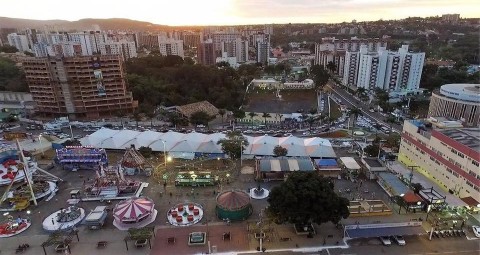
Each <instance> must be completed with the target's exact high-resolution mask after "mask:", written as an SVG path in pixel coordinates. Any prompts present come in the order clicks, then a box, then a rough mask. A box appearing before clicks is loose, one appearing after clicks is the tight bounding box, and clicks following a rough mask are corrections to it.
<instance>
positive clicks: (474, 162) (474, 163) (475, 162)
mask: <svg viewBox="0 0 480 255" xmlns="http://www.w3.org/2000/svg"><path fill="white" fill-rule="evenodd" d="M472 164H473V165H475V166H477V167H480V165H479V163H478V162H477V161H475V160H472Z"/></svg>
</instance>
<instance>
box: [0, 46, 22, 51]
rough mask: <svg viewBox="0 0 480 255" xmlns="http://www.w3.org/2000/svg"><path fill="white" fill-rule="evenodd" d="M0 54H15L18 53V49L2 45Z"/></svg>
mask: <svg viewBox="0 0 480 255" xmlns="http://www.w3.org/2000/svg"><path fill="white" fill-rule="evenodd" d="M0 52H5V53H15V52H18V49H17V48H15V47H14V46H10V45H3V46H0Z"/></svg>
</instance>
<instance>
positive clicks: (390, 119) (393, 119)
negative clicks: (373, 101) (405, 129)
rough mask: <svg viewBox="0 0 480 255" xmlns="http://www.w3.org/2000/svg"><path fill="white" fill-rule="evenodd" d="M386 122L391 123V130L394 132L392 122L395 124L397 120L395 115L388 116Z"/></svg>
mask: <svg viewBox="0 0 480 255" xmlns="http://www.w3.org/2000/svg"><path fill="white" fill-rule="evenodd" d="M385 122H387V123H388V124H389V126H390V132H392V130H393V126H392V124H395V123H396V122H397V120H396V119H395V117H393V116H391V115H390V116H388V118H387V119H386V120H385Z"/></svg>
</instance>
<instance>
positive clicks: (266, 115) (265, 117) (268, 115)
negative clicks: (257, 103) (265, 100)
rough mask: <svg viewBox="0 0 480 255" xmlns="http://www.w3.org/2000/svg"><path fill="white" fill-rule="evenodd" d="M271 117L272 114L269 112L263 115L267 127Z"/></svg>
mask: <svg viewBox="0 0 480 255" xmlns="http://www.w3.org/2000/svg"><path fill="white" fill-rule="evenodd" d="M270 117H272V116H271V115H270V113H268V112H264V113H262V118H263V119H264V120H265V126H266V125H267V118H270Z"/></svg>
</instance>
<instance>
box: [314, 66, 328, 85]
mask: <svg viewBox="0 0 480 255" xmlns="http://www.w3.org/2000/svg"><path fill="white" fill-rule="evenodd" d="M310 74H311V76H312V78H313V81H314V82H315V87H316V88H321V87H323V86H324V85H325V84H327V82H328V79H330V75H329V74H328V72H327V70H325V68H323V66H320V65H314V66H313V67H312V69H311V71H310Z"/></svg>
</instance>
